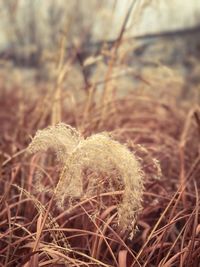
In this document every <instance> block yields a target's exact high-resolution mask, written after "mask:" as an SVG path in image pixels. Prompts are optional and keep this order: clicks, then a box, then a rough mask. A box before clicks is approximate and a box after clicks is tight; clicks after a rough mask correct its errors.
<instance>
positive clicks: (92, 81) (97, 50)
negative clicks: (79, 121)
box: [0, 0, 200, 99]
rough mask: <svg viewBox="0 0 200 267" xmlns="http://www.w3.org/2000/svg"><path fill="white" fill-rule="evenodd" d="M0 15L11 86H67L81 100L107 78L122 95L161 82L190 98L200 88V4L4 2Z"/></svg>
mask: <svg viewBox="0 0 200 267" xmlns="http://www.w3.org/2000/svg"><path fill="white" fill-rule="evenodd" d="M0 16H1V24H0V82H1V83H3V84H4V85H5V84H6V86H7V87H8V88H9V86H12V84H13V83H15V84H16V83H18V84H20V85H23V87H24V88H25V87H26V88H29V87H31V88H33V85H34V86H35V84H37V88H40V87H41V86H47V87H48V84H49V85H51V86H49V89H50V87H52V88H53V87H56V86H57V85H58V84H59V86H61V87H62V88H63V89H64V90H68V91H70V92H73V93H74V95H75V96H76V97H77V98H79V99H81V98H82V91H83V94H84V91H87V89H88V88H90V86H95V88H96V89H97V91H98V90H99V91H101V90H102V85H103V84H105V82H106V83H107V82H108V81H107V80H109V83H111V86H112V87H113V88H115V90H116V92H117V93H118V94H119V95H124V94H126V93H127V92H129V91H132V90H133V89H134V88H136V87H137V88H139V89H140V90H142V89H143V88H145V87H151V88H153V89H155V87H157V86H160V85H161V84H162V87H163V88H164V89H165V90H173V89H172V88H171V87H172V84H173V88H176V91H180V94H181V97H186V98H188V97H190V94H191V92H192V91H195V92H196V91H199V84H200V77H199V71H200V68H199V58H200V2H199V0H190V1H182V0H173V1H165V0H144V1H136V0H135V1H134V0H133V1H130V0H123V1H120V0H110V1H105V0H102V1H98V0H87V1H83V0H82V1H80V0H79V1H78V0H68V1H65V0H48V1H41V0H2V1H1V3H0ZM111 65H112V73H110V72H111V71H109V68H110V66H111ZM53 84H57V85H55V86H54V85H53ZM52 85H53V86H52ZM82 89H83V90H82ZM189 89H190V90H189ZM195 97H196V96H195Z"/></svg>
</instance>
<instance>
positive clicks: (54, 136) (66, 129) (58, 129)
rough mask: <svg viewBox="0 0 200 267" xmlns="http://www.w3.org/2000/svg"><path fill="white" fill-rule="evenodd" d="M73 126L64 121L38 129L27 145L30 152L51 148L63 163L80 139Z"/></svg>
mask: <svg viewBox="0 0 200 267" xmlns="http://www.w3.org/2000/svg"><path fill="white" fill-rule="evenodd" d="M81 139H82V138H81V136H80V134H79V133H78V132H77V131H76V129H75V128H73V127H71V126H70V125H67V124H65V123H59V124H57V125H55V126H49V127H47V128H46V129H43V130H38V131H37V133H36V135H35V137H34V138H33V140H32V142H31V144H30V145H29V147H28V151H29V152H30V153H32V154H33V153H36V152H39V151H40V152H42V151H47V150H48V149H50V150H53V151H54V152H55V153H56V156H57V159H58V160H59V161H60V162H61V163H63V162H65V160H66V157H68V156H69V155H70V154H71V152H72V151H73V149H74V148H75V147H76V146H77V145H78V143H79V142H80V140H81Z"/></svg>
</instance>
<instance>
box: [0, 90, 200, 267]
mask: <svg viewBox="0 0 200 267" xmlns="http://www.w3.org/2000/svg"><path fill="white" fill-rule="evenodd" d="M18 92H19V91H15V92H14V93H13V91H12V93H10V92H7V91H3V90H2V95H1V98H0V99H1V103H0V104H1V105H0V111H1V112H0V114H1V118H0V121H1V179H0V183H1V187H0V194H1V202H0V205H1V209H0V218H1V220H0V255H1V256H0V263H1V266H119V267H124V266H135V267H136V266H159V267H161V266H165V267H167V266H185V267H186V266H194V267H195V266H197V267H198V266H199V261H200V250H199V244H200V240H199V236H200V224H199V222H200V212H199V193H200V182H199V171H200V154H199V152H200V150H199V140H200V132H199V130H200V124H199V122H200V111H199V106H198V105H196V106H193V107H191V104H190V102H189V101H188V102H186V103H181V102H178V103H177V102H176V103H175V102H174V101H173V100H175V97H174V96H173V97H172V98H171V99H170V98H169V94H168V97H167V96H166V95H162V96H160V97H159V100H158V98H157V96H153V95H152V94H149V93H147V92H145V93H140V94H138V93H136V92H135V93H134V94H132V95H128V96H126V97H123V98H121V99H113V101H111V102H109V103H107V104H106V105H107V106H106V109H105V111H106V112H105V113H104V116H103V118H102V107H101V105H99V104H95V103H94V102H91V98H90V97H91V96H88V99H87V98H86V100H85V101H84V102H83V103H82V104H81V103H79V104H76V103H74V107H75V108H74V109H72V108H71V107H70V108H68V109H67V108H65V109H64V110H63V111H62V117H63V118H62V119H63V121H65V123H68V124H70V125H73V127H76V128H77V129H78V130H79V131H80V134H79V132H78V131H77V130H75V129H74V128H69V127H66V126H63V125H62V124H61V126H57V128H56V126H54V127H51V128H48V129H47V130H43V131H41V132H39V133H40V134H38V135H37V134H36V137H37V136H39V137H38V139H37V138H36V137H35V138H34V139H33V140H32V145H33V144H34V145H33V147H32V150H34V152H36V151H38V150H41V149H42V150H46V149H47V148H49V146H52V148H53V149H54V150H55V151H56V152H57V153H56V155H57V159H55V158H54V157H53V156H52V154H51V153H46V154H44V155H41V154H40V155H38V154H36V155H34V156H30V155H29V154H27V153H26V148H27V147H28V145H29V144H30V142H31V139H30V136H34V135H35V132H36V129H43V128H45V127H47V126H48V125H49V124H50V123H51V116H52V114H51V109H50V108H48V106H45V107H44V106H43V107H41V108H40V105H39V103H42V102H43V101H44V97H43V99H41V95H39V96H38V98H37V97H36V98H35V100H31V99H29V98H25V97H24V95H23V94H18ZM157 93H158V92H157ZM3 94H4V95H3ZM157 95H158V94H157ZM169 100H170V101H169ZM88 101H89V102H88ZM35 103H38V105H35ZM59 127H61V128H62V130H61V131H60V129H59ZM103 131H107V132H109V136H108V135H102V134H97V133H99V132H103ZM90 136H91V137H90ZM111 136H112V137H111ZM113 139H115V140H117V141H118V142H117V141H114V140H113ZM69 141H70V142H69ZM34 142H36V143H37V145H35V143H34ZM119 142H120V143H121V144H120V143H119ZM122 144H124V145H122ZM125 144H126V147H127V148H126V147H125ZM113 146H114V147H115V149H116V150H117V153H116V152H115V151H113ZM50 148H51V147H50ZM115 149H114V150H115ZM130 151H132V153H131V152H130ZM87 156H88V158H87ZM156 159H157V160H158V161H159V163H160V165H159V163H158V162H157V160H156ZM69 161H70V164H69ZM132 164H133V165H132ZM139 166H140V167H139ZM62 168H64V172H63V174H64V175H63V177H64V178H62V177H61V180H60V181H62V182H59V183H58V181H59V177H60V170H61V169H62ZM66 168H67V170H68V171H66ZM160 168H161V169H160ZM138 169H139V173H140V172H142V173H143V178H142V180H144V190H143V188H142V185H141V184H140V182H138V181H139V180H138V179H140V178H139V177H140V175H139V173H138ZM81 170H82V171H81ZM138 175H139V176H138ZM69 176H70V177H69ZM66 177H68V179H72V180H68V181H69V185H68V186H69V188H71V189H73V190H72V191H69V188H68V187H67V184H66V183H67V180H65V178H66ZM75 177H76V179H77V181H78V183H77V185H76V186H75V188H74V180H73V178H75ZM131 177H132V178H131ZM136 177H138V179H136ZM157 177H160V179H155V178H157ZM116 178H118V179H116ZM62 179H64V180H62ZM134 179H136V180H137V181H136V180H134ZM142 180H141V181H142ZM131 181H132V182H131ZM89 183H91V184H89ZM129 183H130V185H131V183H132V185H133V186H132V187H131V186H129ZM137 183H138V185H139V188H137ZM57 184H58V185H57ZM80 184H81V185H82V189H83V191H82V190H81V188H80V187H79V185H80ZM56 185H57V190H54V188H56ZM77 186H78V187H77ZM72 187H73V188H72ZM141 188H142V189H141ZM74 189H77V191H76V190H75V191H74ZM91 189H92V190H91ZM94 189H95V190H94ZM132 190H133V192H138V190H139V195H138V199H137V197H135V196H133V197H132V195H131V194H132V193H131V192H132ZM126 191H127V192H126ZM70 192H71V194H72V192H73V194H72V195H71V197H72V198H71V199H69V196H70ZM59 193H60V195H59ZM134 194H135V193H134ZM56 196H57V197H58V198H59V199H62V198H63V197H64V196H66V198H67V200H66V201H65V204H64V207H65V208H64V209H63V208H62V207H59V206H58V205H56V203H57V200H56V199H57V198H56ZM126 196H128V199H127V198H126ZM129 196H131V198H130V199H129ZM141 196H142V198H143V202H142V207H143V208H142V210H140V212H139V214H138V217H137V221H136V222H137V229H138V230H137V231H136V232H135V235H134V236H130V231H129V230H128V229H126V228H127V226H130V224H129V221H127V219H129V220H130V221H133V218H135V214H133V216H132V215H131V214H132V213H131V212H132V209H133V210H134V206H132V205H133V204H134V202H135V200H136V199H137V201H138V200H139V202H138V203H137V204H136V207H137V208H138V207H139V206H140V198H141ZM124 198H125V200H123V199H124ZM120 203H123V204H122V206H121V207H120ZM125 203H128V204H125ZM69 204H70V205H69ZM124 204H125V205H124ZM129 204H130V206H129ZM123 205H124V206H123ZM129 209H130V216H131V217H130V218H129V217H127V214H126V212H127V211H128V210H129ZM124 210H125V211H126V212H124V213H123V211H124ZM120 216H121V217H120ZM118 218H119V219H120V218H121V220H123V219H124V220H125V222H126V223H125V225H126V227H125V228H121V227H118ZM127 224H128V225H127Z"/></svg>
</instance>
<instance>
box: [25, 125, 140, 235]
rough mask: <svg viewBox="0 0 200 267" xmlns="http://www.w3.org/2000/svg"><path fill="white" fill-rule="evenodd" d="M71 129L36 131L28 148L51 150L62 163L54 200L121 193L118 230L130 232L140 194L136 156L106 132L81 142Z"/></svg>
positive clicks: (58, 128) (67, 127)
mask: <svg viewBox="0 0 200 267" xmlns="http://www.w3.org/2000/svg"><path fill="white" fill-rule="evenodd" d="M72 129H73V128H71V127H70V126H68V125H65V124H63V123H62V124H58V125H56V126H52V127H49V128H47V129H44V130H42V131H38V133H37V134H36V136H35V137H34V139H33V141H32V143H31V144H30V146H29V150H30V151H32V152H36V151H39V150H46V149H47V148H53V149H54V150H55V152H56V154H57V156H58V158H59V159H61V160H62V162H63V161H64V166H63V169H62V171H61V175H60V179H59V181H58V184H57V186H56V189H55V195H56V197H57V200H58V201H59V202H61V203H64V200H65V199H67V200H68V201H69V203H73V200H77V199H78V200H81V199H83V198H86V197H89V196H91V195H97V194H99V193H104V192H114V191H118V190H124V193H123V196H122V199H118V222H119V225H120V226H121V227H122V228H124V229H131V230H133V228H134V224H135V218H136V216H137V213H138V211H139V209H140V208H141V201H142V194H143V175H142V171H141V168H140V165H139V163H138V161H137V159H136V157H135V156H134V155H133V154H132V153H131V152H130V151H129V150H128V148H127V147H126V146H124V145H122V144H120V143H119V142H117V141H114V140H113V139H112V138H111V137H109V135H108V134H106V133H99V134H94V135H92V136H90V137H88V138H86V139H84V138H82V137H81V136H80V135H79V134H78V133H77V132H76V130H74V129H73V130H72ZM87 171H89V172H90V175H88V176H86V178H85V176H84V175H83V173H84V172H87ZM91 173H92V174H93V175H91ZM83 177H84V179H83Z"/></svg>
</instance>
